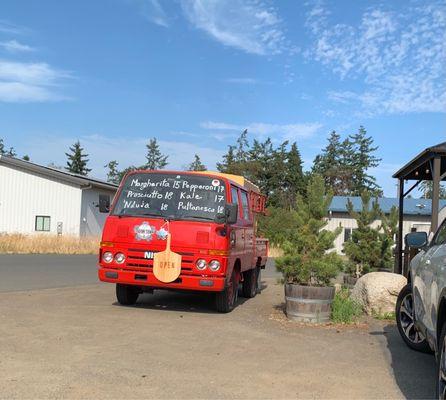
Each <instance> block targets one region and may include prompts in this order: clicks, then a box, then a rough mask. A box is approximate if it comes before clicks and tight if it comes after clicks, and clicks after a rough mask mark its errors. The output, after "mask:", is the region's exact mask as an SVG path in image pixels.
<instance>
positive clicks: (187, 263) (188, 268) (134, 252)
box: [124, 249, 194, 275]
mask: <svg viewBox="0 0 446 400" xmlns="http://www.w3.org/2000/svg"><path fill="white" fill-rule="evenodd" d="M146 252H153V253H158V251H153V250H142V249H128V251H127V263H126V266H125V267H124V268H127V269H134V270H138V271H139V270H141V271H146V272H147V271H150V272H151V271H152V269H153V259H152V260H150V259H147V258H146V257H145V256H144V255H145V253H146ZM177 253H178V254H180V255H181V273H182V274H186V275H188V274H191V273H192V270H193V267H194V253H187V252H181V251H179V252H177Z"/></svg>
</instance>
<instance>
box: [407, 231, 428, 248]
mask: <svg viewBox="0 0 446 400" xmlns="http://www.w3.org/2000/svg"><path fill="white" fill-rule="evenodd" d="M404 243H405V244H406V246H407V247H412V248H414V249H421V248H422V247H425V246H426V245H427V243H428V239H427V233H426V232H411V233H408V234H407V235H406V236H405V237H404Z"/></svg>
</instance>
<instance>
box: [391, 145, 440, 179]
mask: <svg viewBox="0 0 446 400" xmlns="http://www.w3.org/2000/svg"><path fill="white" fill-rule="evenodd" d="M438 156H440V157H441V168H440V175H443V174H444V173H445V172H446V142H443V143H439V144H437V145H435V146H431V147H428V148H427V149H424V150H423V151H422V152H421V153H420V154H418V155H417V156H416V157H415V158H413V159H412V160H411V161H409V162H408V163H407V164H406V165H405V166H404V167H402V168H400V169H399V170H398V171H397V172H395V174H394V175H393V177H394V178H399V179H410V180H417V181H418V180H427V181H431V180H432V166H431V161H432V160H433V159H434V158H435V157H438ZM443 180H446V176H445V177H444V178H443Z"/></svg>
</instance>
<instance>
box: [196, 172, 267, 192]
mask: <svg viewBox="0 0 446 400" xmlns="http://www.w3.org/2000/svg"><path fill="white" fill-rule="evenodd" d="M196 172H199V173H202V174H210V175H216V176H220V177H222V178H226V179H229V180H230V181H232V182H235V183H237V184H238V185H240V186H243V187H244V188H245V189H248V190H250V191H252V192H256V193H260V188H259V187H258V186H257V185H255V184H254V183H252V182H251V181H250V180H248V179H246V178H245V177H243V176H241V175H233V174H225V173H223V172H216V171H196Z"/></svg>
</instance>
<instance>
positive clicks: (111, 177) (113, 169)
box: [104, 160, 121, 185]
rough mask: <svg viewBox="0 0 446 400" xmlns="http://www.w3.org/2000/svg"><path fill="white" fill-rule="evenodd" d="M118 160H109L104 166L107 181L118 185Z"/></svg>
mask: <svg viewBox="0 0 446 400" xmlns="http://www.w3.org/2000/svg"><path fill="white" fill-rule="evenodd" d="M118 164H119V163H118V162H117V161H116V160H112V161H110V162H109V163H108V164H107V165H104V168H107V169H108V171H107V182H111V183H115V184H116V185H119V183H120V182H121V174H120V172H119V170H118Z"/></svg>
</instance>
